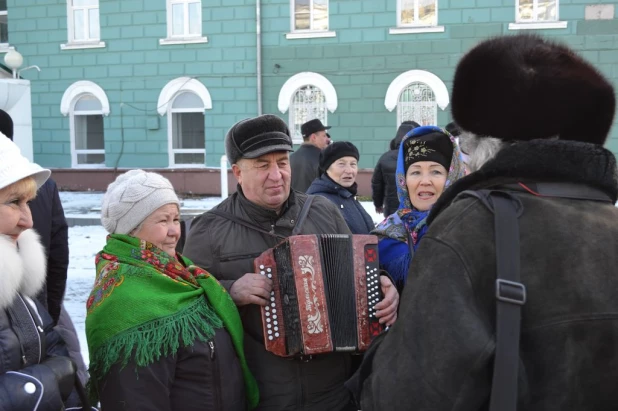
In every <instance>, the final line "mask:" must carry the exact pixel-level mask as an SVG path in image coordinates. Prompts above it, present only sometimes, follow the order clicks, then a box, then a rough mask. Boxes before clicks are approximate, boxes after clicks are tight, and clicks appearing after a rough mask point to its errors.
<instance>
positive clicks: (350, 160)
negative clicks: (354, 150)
mask: <svg viewBox="0 0 618 411" xmlns="http://www.w3.org/2000/svg"><path fill="white" fill-rule="evenodd" d="M326 173H327V174H328V176H329V177H330V178H332V179H333V181H334V182H335V183H337V184H339V185H340V186H342V187H350V186H351V185H352V184H354V182H355V181H356V174H357V173H358V161H357V160H356V159H355V158H354V157H351V156H347V157H341V158H339V159H337V161H335V162H334V163H333V164H331V165H330V167H328V170H326Z"/></svg>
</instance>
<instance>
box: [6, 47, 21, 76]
mask: <svg viewBox="0 0 618 411" xmlns="http://www.w3.org/2000/svg"><path fill="white" fill-rule="evenodd" d="M4 64H6V66H7V67H8V68H10V69H11V70H12V71H13V78H17V69H18V68H20V67H21V65H22V64H24V58H23V57H22V55H21V54H20V53H19V52H18V51H16V50H9V51H8V52H7V53H6V54H5V55H4Z"/></svg>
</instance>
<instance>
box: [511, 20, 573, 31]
mask: <svg viewBox="0 0 618 411" xmlns="http://www.w3.org/2000/svg"><path fill="white" fill-rule="evenodd" d="M567 24H568V22H567V21H534V22H530V23H509V30H539V29H566V28H567Z"/></svg>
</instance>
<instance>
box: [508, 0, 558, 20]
mask: <svg viewBox="0 0 618 411" xmlns="http://www.w3.org/2000/svg"><path fill="white" fill-rule="evenodd" d="M516 13H517V18H516V21H517V22H518V23H536V22H546V21H557V20H558V0H517V12H516Z"/></svg>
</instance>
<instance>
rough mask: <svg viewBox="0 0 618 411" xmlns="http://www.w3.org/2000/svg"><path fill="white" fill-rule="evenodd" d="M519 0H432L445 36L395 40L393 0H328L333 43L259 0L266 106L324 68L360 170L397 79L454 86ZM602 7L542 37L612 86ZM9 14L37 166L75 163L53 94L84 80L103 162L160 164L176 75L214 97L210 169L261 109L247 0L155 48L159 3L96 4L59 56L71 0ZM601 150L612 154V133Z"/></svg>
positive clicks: (503, 28) (214, 10) (615, 55)
mask: <svg viewBox="0 0 618 411" xmlns="http://www.w3.org/2000/svg"><path fill="white" fill-rule="evenodd" d="M514 3H515V0H440V1H439V12H438V24H439V25H442V26H444V27H445V31H444V32H443V33H422V34H399V35H394V34H389V32H388V31H389V30H388V29H389V28H393V27H395V25H396V1H395V0H388V1H386V0H385V1H376V0H330V30H332V31H335V32H336V37H334V38H315V39H295V40H291V39H286V37H285V33H287V32H289V30H290V4H289V0H262V31H263V35H262V43H263V50H262V57H263V64H262V69H263V111H264V113H275V114H278V115H280V116H281V117H282V118H284V119H285V120H286V121H287V120H288V113H285V114H283V113H280V112H279V111H278V109H277V100H278V95H279V91H280V89H281V86H282V85H283V84H284V83H285V81H286V80H287V79H288V78H289V77H291V76H292V75H294V74H297V73H298V72H302V71H313V72H317V73H319V74H322V75H324V76H325V77H326V78H328V79H329V80H330V82H331V83H332V84H333V85H334V87H335V89H336V91H337V94H338V108H337V110H336V111H335V112H334V113H329V114H328V123H329V125H331V126H333V129H332V133H331V134H332V136H333V137H334V138H335V139H337V140H351V141H353V142H355V143H356V144H357V145H358V146H359V148H360V150H361V153H362V157H361V164H360V165H361V167H368V168H369V167H372V166H373V165H374V164H375V161H376V160H377V158H378V157H379V155H380V154H381V153H382V152H384V151H385V150H386V149H387V145H388V141H390V139H391V138H392V137H393V136H394V134H395V129H396V110H394V111H393V112H389V111H387V110H386V108H385V107H384V97H385V94H386V90H387V88H388V86H389V84H390V83H391V81H392V80H393V79H395V78H396V77H397V76H398V75H399V74H401V73H403V72H405V71H408V70H412V69H419V70H426V71H430V72H432V73H434V74H435V75H437V76H438V77H440V78H441V79H442V81H443V82H444V83H445V84H446V86H447V88H449V90H450V87H451V79H452V76H453V71H454V68H455V66H456V64H457V61H458V60H459V58H460V57H461V56H462V55H463V53H465V52H466V51H467V50H469V49H470V48H471V47H473V46H474V45H475V44H477V43H478V42H479V41H480V40H482V39H484V38H487V37H488V36H493V35H498V34H512V33H514V31H510V30H508V24H509V23H512V22H513V20H514V17H515V16H514V15H515V6H514ZM603 3H605V4H611V3H614V2H613V1H610V0H561V1H560V19H561V20H564V21H568V28H566V29H554V30H539V31H538V32H540V33H542V34H543V35H546V36H551V37H556V38H559V39H560V40H562V41H565V42H567V43H568V44H570V45H571V46H572V47H573V48H575V49H576V50H578V51H580V52H581V53H582V54H583V55H584V56H585V57H586V58H587V59H589V60H590V61H592V62H593V63H594V64H595V65H596V66H597V67H598V68H599V69H600V70H601V71H602V72H603V73H605V74H606V75H607V76H608V77H609V78H611V79H612V81H613V82H614V84H615V85H616V86H617V88H618V7H616V11H615V12H616V14H617V15H616V16H615V18H614V20H604V21H598V20H597V21H585V20H584V11H585V6H586V5H587V4H603ZM8 10H9V33H10V43H11V45H14V46H15V47H16V48H17V49H18V50H19V51H20V52H21V53H22V54H23V55H24V59H25V65H31V64H36V65H39V66H40V67H41V69H42V71H41V73H37V72H36V71H28V72H25V73H24V77H25V78H28V79H30V80H32V102H33V134H34V143H35V146H34V149H35V160H36V161H38V162H40V163H41V164H43V165H45V166H49V167H70V165H71V160H70V136H69V120H68V118H67V117H63V116H62V115H61V114H60V101H61V98H62V95H63V93H64V91H65V90H66V89H67V87H68V86H69V85H71V84H72V83H73V82H75V81H78V80H90V81H93V82H95V83H97V84H98V85H100V86H101V87H102V88H103V89H104V90H105V91H106V93H107V96H108V98H109V101H110V106H111V113H110V115H109V117H107V118H105V122H104V124H105V140H106V144H105V146H106V153H107V155H106V165H107V166H108V167H114V166H115V165H118V166H120V167H166V166H167V165H168V154H167V144H168V143H167V117H165V116H164V117H160V116H159V115H158V114H157V113H156V106H157V99H158V96H159V93H160V91H161V89H162V87H163V86H164V85H165V84H166V83H167V82H169V81H170V80H172V79H174V78H176V77H181V76H185V75H186V76H193V77H196V78H197V79H199V80H200V81H201V82H202V83H203V84H204V85H205V86H206V87H207V88H208V90H209V92H210V94H211V97H212V101H213V108H212V110H207V111H206V114H205V127H206V151H207V156H206V165H208V166H215V167H216V166H218V164H219V158H220V156H221V155H222V154H224V146H223V138H224V135H225V132H226V131H227V129H228V128H229V127H230V126H231V125H232V124H233V123H235V122H236V121H238V120H240V119H242V118H246V117H250V116H255V115H256V114H257V103H256V84H257V81H256V50H255V45H256V35H255V2H254V0H207V1H203V12H202V15H203V34H204V35H205V36H207V37H208V41H209V42H208V43H206V44H188V45H166V46H163V45H159V39H161V38H164V37H166V33H167V31H166V30H167V28H166V11H165V2H164V1H162V0H160V1H152V0H123V1H120V0H117V1H113V0H101V1H100V16H101V17H100V19H101V39H102V41H105V43H106V47H105V48H101V49H85V50H65V51H61V50H60V44H61V43H66V41H67V33H66V25H67V22H66V13H67V8H66V2H65V1H61V0H9V1H8ZM275 65H278V66H279V67H278V68H277V67H276V66H275ZM449 109H450V107H447V108H446V110H445V111H442V110H440V109H438V123H439V125H441V126H443V125H445V124H446V123H448V122H449V121H450V113H449ZM154 118H158V119H159V120H158V123H159V128H158V129H156V130H151V129H150V127H148V126H147V125H148V124H150V123H152V122H153V121H154V120H153V119H154ZM582 121H585V119H582ZM616 122H618V119H617V120H616ZM123 141H124V146H123V144H122V142H123ZM608 147H609V148H610V149H611V150H613V151H614V152H615V153H618V127H614V128H613V129H612V132H611V137H610V139H609V141H608ZM121 148H122V151H123V155H122V156H121V158H120V159H119V153H120V152H121Z"/></svg>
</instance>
